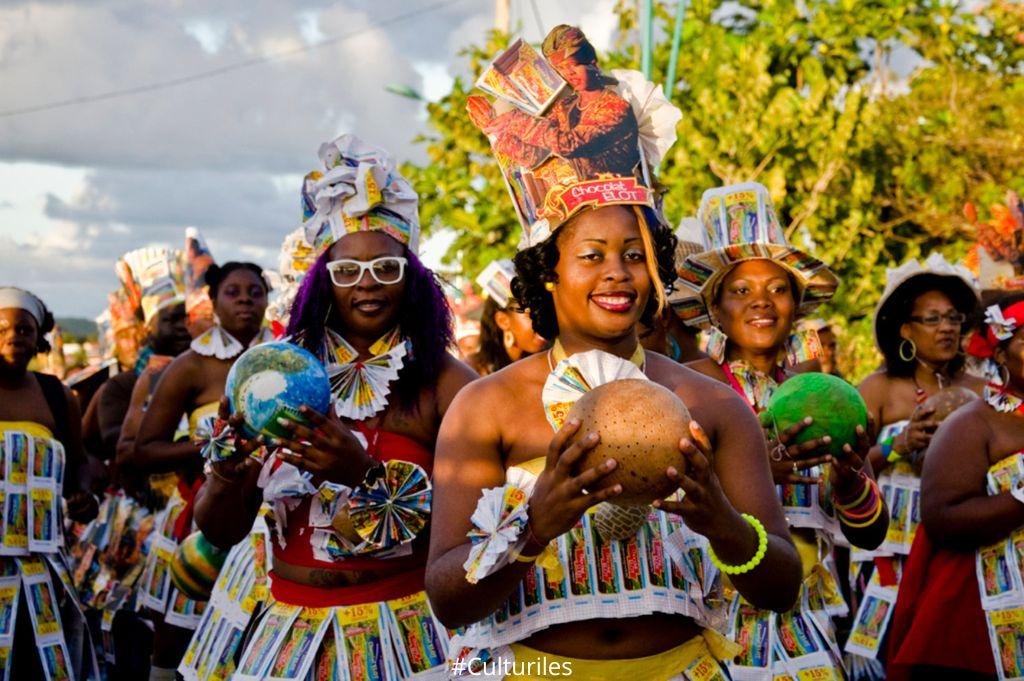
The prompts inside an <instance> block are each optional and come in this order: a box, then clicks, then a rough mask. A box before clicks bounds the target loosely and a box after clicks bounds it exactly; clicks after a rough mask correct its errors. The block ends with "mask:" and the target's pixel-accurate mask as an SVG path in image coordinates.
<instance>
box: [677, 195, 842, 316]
mask: <svg viewBox="0 0 1024 681" xmlns="http://www.w3.org/2000/svg"><path fill="white" fill-rule="evenodd" d="M700 203H701V205H700V211H699V212H698V220H699V221H700V223H701V226H702V227H703V232H704V233H703V235H702V236H703V239H704V247H705V250H704V251H703V252H701V253H694V254H691V255H688V256H687V257H686V259H685V260H684V261H683V264H682V267H680V268H679V270H678V274H679V278H678V279H677V280H676V292H675V293H674V294H673V296H672V306H673V308H674V309H675V312H676V315H678V316H679V318H680V319H682V320H683V321H684V322H686V323H687V324H690V325H692V326H699V327H702V328H706V327H708V326H710V324H711V306H712V304H713V303H714V300H715V296H716V295H717V293H718V289H719V286H720V285H721V282H722V280H723V279H724V278H725V275H726V274H728V272H729V271H730V270H731V269H732V268H733V267H735V266H736V265H738V264H740V263H742V262H745V261H747V260H771V261H773V262H775V263H777V264H778V265H780V266H781V267H782V268H783V269H784V270H786V271H787V272H788V273H789V274H790V275H792V277H793V280H794V281H795V282H796V287H797V291H796V296H795V297H796V300H797V306H798V307H797V309H798V313H799V314H800V315H801V316H803V315H807V314H809V313H811V312H813V311H814V310H815V309H817V307H818V306H819V305H821V304H822V303H823V302H825V301H826V300H828V299H829V298H831V297H832V296H833V295H834V294H835V292H836V288H837V287H838V286H839V278H838V277H837V276H836V275H835V274H834V273H833V272H832V270H830V269H829V268H828V267H827V266H826V265H825V263H823V262H821V261H820V260H818V259H817V258H815V257H813V256H811V255H809V254H807V253H805V252H804V251H802V250H800V249H798V248H796V247H795V246H793V245H791V244H790V243H789V242H788V241H787V240H786V235H785V232H784V231H783V229H782V225H781V224H780V223H779V219H778V217H777V216H776V214H775V208H774V207H773V206H772V200H771V196H769V194H768V190H767V189H766V188H765V187H764V186H763V185H760V184H758V183H756V182H745V183H742V184H734V185H728V186H725V187H718V188H715V189H709V190H707V191H706V192H704V194H703V196H701V202H700Z"/></svg>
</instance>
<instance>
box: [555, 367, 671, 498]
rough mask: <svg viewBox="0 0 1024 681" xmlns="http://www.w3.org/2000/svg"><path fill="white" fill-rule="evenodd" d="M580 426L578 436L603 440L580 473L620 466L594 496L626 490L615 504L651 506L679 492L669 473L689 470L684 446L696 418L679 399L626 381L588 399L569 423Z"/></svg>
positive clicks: (644, 384)
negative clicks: (618, 488)
mask: <svg viewBox="0 0 1024 681" xmlns="http://www.w3.org/2000/svg"><path fill="white" fill-rule="evenodd" d="M574 418H577V419H579V420H580V429H579V431H578V432H577V434H576V435H575V436H574V437H576V438H579V437H584V436H585V435H586V434H588V433H592V432H593V433H597V434H598V435H600V436H601V440H600V442H599V443H598V445H597V446H596V447H594V448H593V449H592V450H590V451H589V452H588V453H587V455H586V456H584V458H583V459H582V460H581V461H580V463H579V467H578V472H582V471H585V470H587V469H588V468H592V467H594V466H597V465H599V464H600V463H602V462H603V461H606V460H607V459H615V461H616V462H618V466H617V467H616V468H615V470H613V471H612V472H611V473H610V474H608V475H607V476H605V477H604V478H602V479H601V480H599V481H598V482H597V483H596V485H595V486H594V488H593V489H590V490H588V491H589V492H596V491H598V490H601V489H604V488H606V487H610V486H612V485H615V484H620V485H622V494H620V495H618V496H616V497H614V498H612V499H611V500H610V503H613V504H616V505H620V506H638V505H645V504H650V503H651V502H652V501H654V500H655V499H664V498H665V497H667V496H668V495H669V494H671V493H672V492H673V491H675V489H676V484H675V483H673V482H672V481H671V480H670V479H669V478H668V477H667V476H666V475H665V469H666V468H668V467H669V466H675V467H676V469H677V470H679V471H680V472H682V471H684V470H685V464H686V462H685V459H684V457H683V454H682V452H680V451H679V440H680V439H682V438H683V437H687V436H688V435H689V424H690V420H691V419H690V412H689V410H688V409H687V408H686V405H685V404H683V401H682V400H680V399H679V398H678V397H677V396H676V395H675V393H673V392H672V391H671V390H669V389H668V388H665V387H664V386H661V385H658V384H657V383H655V382H653V381H647V380H642V379H634V378H630V379H622V380H618V381H612V382H610V383H605V384H604V385H601V386H598V387H597V388H594V389H593V390H591V391H590V392H588V393H586V394H585V395H583V396H582V397H581V398H580V399H579V400H578V401H577V402H576V404H574V405H573V407H572V409H571V410H570V411H569V414H568V417H567V420H570V419H574Z"/></svg>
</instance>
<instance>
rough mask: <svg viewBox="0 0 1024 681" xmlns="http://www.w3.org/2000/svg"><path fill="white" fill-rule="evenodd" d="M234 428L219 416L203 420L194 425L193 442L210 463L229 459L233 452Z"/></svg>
mask: <svg viewBox="0 0 1024 681" xmlns="http://www.w3.org/2000/svg"><path fill="white" fill-rule="evenodd" d="M236 437H237V436H236V434H235V429H234V428H232V427H231V426H230V425H229V424H228V422H227V421H225V420H224V419H221V418H217V419H214V420H213V421H212V422H207V421H206V420H203V421H201V422H200V423H199V425H198V426H197V427H196V434H195V437H194V438H193V439H192V442H193V444H195V445H196V446H197V447H199V453H200V454H202V455H203V458H204V459H206V460H207V461H209V462H210V463H216V462H218V461H224V460H225V459H230V458H231V456H232V455H233V454H234V453H235V442H236Z"/></svg>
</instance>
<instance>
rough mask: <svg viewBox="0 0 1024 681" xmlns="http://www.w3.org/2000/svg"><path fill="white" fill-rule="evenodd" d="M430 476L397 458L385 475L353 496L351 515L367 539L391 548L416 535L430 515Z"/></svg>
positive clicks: (390, 463)
mask: <svg viewBox="0 0 1024 681" xmlns="http://www.w3.org/2000/svg"><path fill="white" fill-rule="evenodd" d="M430 496H431V486H430V478H429V477H427V472H426V471H425V470H423V468H421V467H420V466H417V465H416V464H414V463H411V462H409V461H400V460H397V459H394V460H391V461H388V462H387V463H386V464H384V475H382V476H381V477H380V478H378V479H377V481H376V482H374V483H373V484H372V485H370V486H369V487H365V486H360V487H357V488H356V489H355V490H353V492H352V494H351V495H350V496H349V510H348V514H349V519H350V520H351V522H352V526H353V527H354V528H355V530H356V532H358V533H359V536H360V537H362V538H363V539H364V540H365V541H366V542H367V543H369V544H371V545H373V546H375V547H379V548H388V547H392V546H395V545H397V544H405V543H407V542H410V541H412V540H413V539H415V538H416V535H418V534H419V533H420V531H421V530H422V529H423V528H424V527H426V525H427V519H428V518H429V517H430Z"/></svg>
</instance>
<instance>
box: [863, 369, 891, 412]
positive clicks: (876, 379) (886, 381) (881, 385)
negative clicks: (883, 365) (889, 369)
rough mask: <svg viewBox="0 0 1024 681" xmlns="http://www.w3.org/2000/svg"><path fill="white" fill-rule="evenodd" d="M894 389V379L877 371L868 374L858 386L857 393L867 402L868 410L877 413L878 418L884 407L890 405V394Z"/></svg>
mask: <svg viewBox="0 0 1024 681" xmlns="http://www.w3.org/2000/svg"><path fill="white" fill-rule="evenodd" d="M893 387H894V381H893V379H892V377H890V376H889V375H887V374H886V373H885V372H884V371H877V372H873V373H871V374H868V375H867V377H866V378H865V379H864V380H863V381H861V382H860V385H858V386H857V392H859V393H860V396H861V397H863V398H864V401H865V402H867V406H868V409H870V410H871V411H873V412H876V414H877V418H878V415H880V414H881V413H882V410H883V407H884V406H885V405H887V403H888V397H889V392H890V391H891V390H892V389H893Z"/></svg>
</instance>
